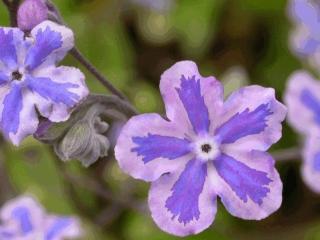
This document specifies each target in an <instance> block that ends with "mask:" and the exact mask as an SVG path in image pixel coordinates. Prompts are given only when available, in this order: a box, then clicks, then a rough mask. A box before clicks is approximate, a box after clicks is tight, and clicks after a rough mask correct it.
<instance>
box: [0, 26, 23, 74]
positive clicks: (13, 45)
mask: <svg viewBox="0 0 320 240" xmlns="http://www.w3.org/2000/svg"><path fill="white" fill-rule="evenodd" d="M23 36H24V34H23V32H22V31H21V30H19V29H18V28H0V69H1V70H3V69H4V68H9V69H10V70H14V69H15V68H17V64H18V53H17V50H18V49H17V48H18V47H19V45H21V44H22V42H23ZM1 65H2V66H1Z"/></svg>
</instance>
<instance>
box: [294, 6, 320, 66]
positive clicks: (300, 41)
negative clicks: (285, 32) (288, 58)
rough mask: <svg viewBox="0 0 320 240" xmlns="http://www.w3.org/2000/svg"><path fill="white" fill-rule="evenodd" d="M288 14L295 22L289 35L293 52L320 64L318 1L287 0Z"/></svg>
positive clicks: (314, 64) (314, 63)
mask: <svg viewBox="0 0 320 240" xmlns="http://www.w3.org/2000/svg"><path fill="white" fill-rule="evenodd" d="M289 16H290V18H291V19H292V21H293V23H294V24H295V29H294V30H293V32H292V34H291V37H290V45H291V48H292V50H293V52H294V53H296V54H297V55H298V56H299V57H301V58H302V59H307V60H309V62H310V63H311V65H313V66H316V67H319V66H320V3H319V2H318V1H316V0H291V1H289Z"/></svg>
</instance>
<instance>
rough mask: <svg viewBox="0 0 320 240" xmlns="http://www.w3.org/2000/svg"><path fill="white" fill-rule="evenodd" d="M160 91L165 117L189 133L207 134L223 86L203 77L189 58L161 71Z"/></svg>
mask: <svg viewBox="0 0 320 240" xmlns="http://www.w3.org/2000/svg"><path fill="white" fill-rule="evenodd" d="M160 90H161V94H162V97H163V100H164V103H165V107H166V114H167V117H168V118H169V119H170V120H171V121H173V122H177V123H179V125H181V128H184V129H185V130H188V132H189V134H191V133H193V132H194V133H196V134H201V133H207V132H208V130H210V129H212V128H213V126H214V125H215V122H214V121H215V119H216V116H217V114H218V113H219V110H220V109H221V106H222V102H223V88H222V86H221V84H220V83H219V82H218V81H217V80H216V79H215V78H213V77H207V78H204V77H202V76H201V75H200V74H199V71H198V68H197V65H196V64H195V63H194V62H192V61H182V62H178V63H176V64H175V65H173V66H172V67H171V68H169V69H168V70H167V71H165V72H164V73H163V75H162V76H161V81H160Z"/></svg>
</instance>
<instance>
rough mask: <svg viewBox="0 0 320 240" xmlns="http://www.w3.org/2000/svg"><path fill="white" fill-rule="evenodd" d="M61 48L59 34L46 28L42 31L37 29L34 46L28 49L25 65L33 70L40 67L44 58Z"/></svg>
mask: <svg viewBox="0 0 320 240" xmlns="http://www.w3.org/2000/svg"><path fill="white" fill-rule="evenodd" d="M61 46H62V36H61V34H60V33H59V32H55V31H52V30H51V29H50V27H47V28H46V29H45V30H44V31H43V30H42V29H39V30H38V32H37V34H36V39H35V44H34V45H33V46H32V47H31V48H30V49H29V51H28V53H27V56H26V60H25V65H26V66H27V68H28V69H29V70H33V69H35V68H36V67H38V66H39V65H41V64H42V63H43V62H44V61H45V60H46V58H47V57H48V56H49V55H50V54H52V52H53V51H54V50H56V49H59V48H60V47H61Z"/></svg>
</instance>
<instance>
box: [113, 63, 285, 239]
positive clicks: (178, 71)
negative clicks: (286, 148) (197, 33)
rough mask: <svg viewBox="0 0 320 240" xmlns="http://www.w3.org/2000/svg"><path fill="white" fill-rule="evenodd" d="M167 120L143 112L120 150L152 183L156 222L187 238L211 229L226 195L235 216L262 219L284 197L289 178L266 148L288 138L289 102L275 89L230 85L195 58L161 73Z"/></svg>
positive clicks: (125, 166) (132, 169)
mask: <svg viewBox="0 0 320 240" xmlns="http://www.w3.org/2000/svg"><path fill="white" fill-rule="evenodd" d="M160 90H161V93H162V97H163V99H164V103H165V107H166V115H167V118H163V117H161V116H160V115H158V114H142V115H138V116H135V117H133V118H131V119H130V120H129V121H128V123H127V124H126V125H125V126H124V128H123V130H122V132H121V134H120V136H119V138H118V142H117V145H116V148H115V154H116V158H117V160H118V162H119V165H120V167H121V169H122V170H123V171H125V172H126V173H128V174H130V175H131V176H133V177H134V178H137V179H143V180H145V181H150V182H152V186H151V190H150V193H149V207H150V209H151V213H152V217H153V219H154V220H155V222H156V223H157V225H158V226H159V227H160V228H161V229H163V230H164V231H167V232H169V233H172V234H175V235H179V236H185V235H189V234H195V233H199V232H201V231H202V230H204V229H206V228H207V227H209V225H210V224H211V223H212V222H213V220H214V217H215V213H216V204H217V203H216V198H217V196H219V197H220V198H221V200H222V202H223V204H224V206H225V207H226V208H227V210H228V211H229V212H230V213H231V214H232V215H234V216H237V217H240V218H243V219H255V220H259V219H262V218H265V217H267V216H269V215H270V214H271V213H273V212H274V211H276V210H277V209H278V208H279V207H280V205H281V202H282V182H281V180H280V178H279V174H278V172H277V171H276V169H275V168H274V160H273V158H272V156H271V155H269V154H268V153H266V152H265V151H266V150H267V149H268V148H269V147H270V146H271V145H272V144H273V143H275V142H277V141H278V140H279V139H280V137H281V129H282V126H281V122H282V121H283V120H284V118H285V115H286V108H285V106H283V105H282V104H281V103H280V102H278V101H277V100H276V99H275V93H274V90H273V89H271V88H263V87H260V86H249V87H244V88H241V89H239V90H238V91H236V92H234V93H233V94H231V96H230V97H229V98H228V99H227V100H226V101H225V102H224V101H223V87H222V86H221V84H220V82H219V81H217V80H216V79H215V78H213V77H202V76H201V75H200V74H199V72H198V69H197V66H196V64H195V63H193V62H191V61H183V62H178V63H176V64H175V65H174V66H173V67H171V68H170V69H169V70H167V71H166V72H165V73H164V74H163V75H162V77H161V82H160Z"/></svg>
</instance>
